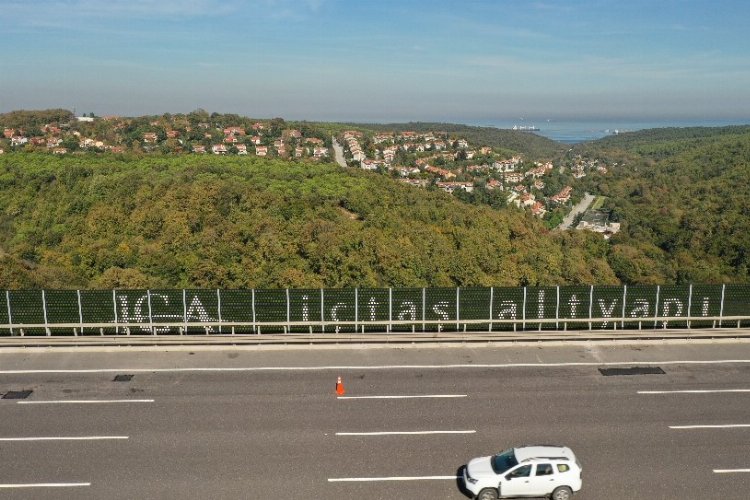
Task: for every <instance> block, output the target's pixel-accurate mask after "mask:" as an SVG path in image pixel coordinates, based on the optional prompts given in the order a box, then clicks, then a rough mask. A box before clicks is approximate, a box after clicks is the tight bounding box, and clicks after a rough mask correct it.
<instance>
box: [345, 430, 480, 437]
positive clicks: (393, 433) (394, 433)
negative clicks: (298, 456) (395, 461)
mask: <svg viewBox="0 0 750 500" xmlns="http://www.w3.org/2000/svg"><path fill="white" fill-rule="evenodd" d="M476 432H477V431H475V430H466V431H382V432H337V433H336V435H337V436H411V435H422V434H475V433H476Z"/></svg>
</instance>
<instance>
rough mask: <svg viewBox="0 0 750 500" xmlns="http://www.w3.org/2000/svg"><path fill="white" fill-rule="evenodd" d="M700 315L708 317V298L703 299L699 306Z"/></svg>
mask: <svg viewBox="0 0 750 500" xmlns="http://www.w3.org/2000/svg"><path fill="white" fill-rule="evenodd" d="M701 314H702V315H703V316H708V297H703V305H702V306H701Z"/></svg>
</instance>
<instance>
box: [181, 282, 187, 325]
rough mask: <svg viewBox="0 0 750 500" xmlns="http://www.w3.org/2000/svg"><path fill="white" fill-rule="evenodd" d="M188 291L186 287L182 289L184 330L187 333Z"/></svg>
mask: <svg viewBox="0 0 750 500" xmlns="http://www.w3.org/2000/svg"><path fill="white" fill-rule="evenodd" d="M187 322H188V319H187V292H186V291H185V289H184V288H183V289H182V331H183V332H184V333H185V335H187V331H188V326H187Z"/></svg>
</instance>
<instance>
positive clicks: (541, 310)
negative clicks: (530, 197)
mask: <svg viewBox="0 0 750 500" xmlns="http://www.w3.org/2000/svg"><path fill="white" fill-rule="evenodd" d="M537 318H539V319H544V290H539V297H538V300H537Z"/></svg>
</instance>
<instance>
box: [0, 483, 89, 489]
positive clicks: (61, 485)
mask: <svg viewBox="0 0 750 500" xmlns="http://www.w3.org/2000/svg"><path fill="white" fill-rule="evenodd" d="M77 486H91V483H19V484H0V488H73V487H77Z"/></svg>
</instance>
